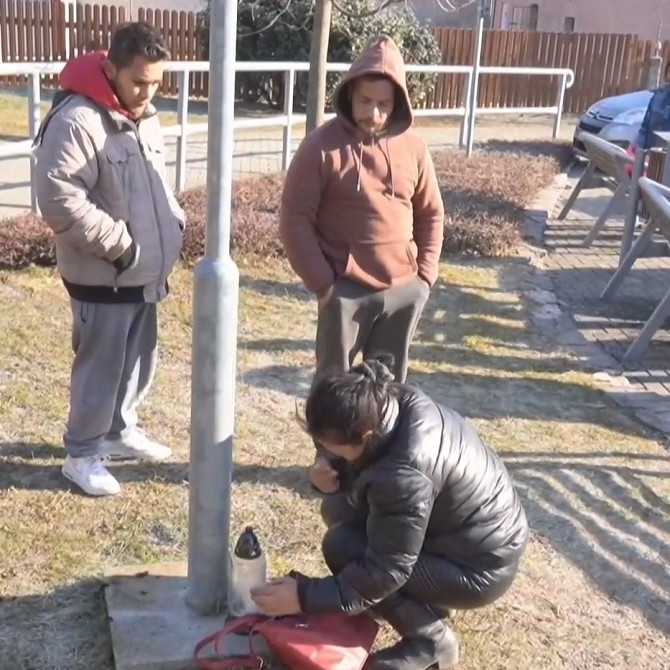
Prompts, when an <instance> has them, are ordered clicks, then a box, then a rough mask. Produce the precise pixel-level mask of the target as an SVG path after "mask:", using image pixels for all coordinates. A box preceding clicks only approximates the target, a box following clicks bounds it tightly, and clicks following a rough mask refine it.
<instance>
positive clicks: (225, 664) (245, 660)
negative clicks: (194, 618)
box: [193, 614, 266, 670]
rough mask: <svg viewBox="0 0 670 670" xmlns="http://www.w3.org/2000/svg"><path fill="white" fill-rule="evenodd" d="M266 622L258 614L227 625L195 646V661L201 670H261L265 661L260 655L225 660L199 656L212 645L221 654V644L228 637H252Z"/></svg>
mask: <svg viewBox="0 0 670 670" xmlns="http://www.w3.org/2000/svg"><path fill="white" fill-rule="evenodd" d="M265 620H266V617H264V616H259V615H257V614H250V615H248V616H244V617H241V618H240V619H235V620H234V621H231V622H230V623H229V624H226V625H225V626H224V627H223V628H222V629H221V630H220V631H217V632H216V633H212V635H208V636H207V637H206V638H204V639H202V640H200V642H198V644H197V645H196V646H195V650H194V652H193V660H194V661H195V664H196V666H197V667H198V668H199V670H233V669H235V670H237V669H238V668H239V670H261V668H262V667H263V659H262V657H261V656H259V655H258V654H254V653H253V649H252V653H250V654H248V655H247V656H234V657H228V658H224V659H214V658H199V657H198V654H199V653H200V652H201V651H202V650H203V649H204V648H205V647H208V646H209V645H210V644H212V643H213V645H214V651H215V652H216V653H217V654H218V653H219V644H220V643H221V642H222V641H223V639H224V638H225V637H226V636H228V635H234V634H235V633H245V634H247V635H252V634H253V631H254V629H255V628H256V627H257V626H258V625H259V624H261V623H263V622H264V621H265Z"/></svg>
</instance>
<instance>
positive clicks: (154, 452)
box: [102, 430, 172, 463]
mask: <svg viewBox="0 0 670 670" xmlns="http://www.w3.org/2000/svg"><path fill="white" fill-rule="evenodd" d="M102 452H103V453H104V454H105V455H106V456H109V457H110V458H137V459H139V460H141V461H153V462H155V463H157V462H159V461H165V460H167V459H168V458H170V456H171V455H172V450H171V449H170V447H166V446H165V445H164V444H160V443H159V442H155V441H154V440H152V439H150V438H148V437H147V436H146V435H145V434H144V433H143V432H142V431H141V430H134V431H133V432H132V433H130V434H129V435H127V436H126V437H123V438H119V439H117V440H105V441H104V442H103V443H102Z"/></svg>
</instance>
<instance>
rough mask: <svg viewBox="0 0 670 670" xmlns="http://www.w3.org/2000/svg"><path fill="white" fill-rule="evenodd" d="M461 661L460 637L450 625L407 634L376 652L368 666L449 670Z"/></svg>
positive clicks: (387, 669) (383, 669)
mask: <svg viewBox="0 0 670 670" xmlns="http://www.w3.org/2000/svg"><path fill="white" fill-rule="evenodd" d="M456 663H458V640H457V638H456V635H455V634H454V632H453V631H452V630H451V628H449V627H448V626H446V625H444V624H441V632H438V631H437V630H434V631H426V634H423V635H422V634H419V635H416V636H412V637H403V638H402V640H400V642H398V643H397V644H394V645H393V646H392V647H388V648H387V649H382V650H381V651H378V652H377V653H376V654H373V655H372V656H371V657H370V659H369V661H368V663H367V665H366V666H365V668H366V670H447V668H451V667H453V666H454V665H455V664H456Z"/></svg>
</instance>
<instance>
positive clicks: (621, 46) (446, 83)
mask: <svg viewBox="0 0 670 670" xmlns="http://www.w3.org/2000/svg"><path fill="white" fill-rule="evenodd" d="M435 33H436V37H437V39H438V42H439V44H440V49H441V51H442V60H443V62H444V63H447V64H453V65H463V64H469V63H471V62H472V58H473V56H472V54H473V34H472V32H471V31H468V30H453V29H437V30H436V31H435ZM653 49H654V43H653V42H649V41H645V40H640V39H639V38H637V37H635V36H633V35H604V34H585V33H582V34H580V33H573V34H569V35H568V34H561V33H538V32H518V31H504V30H492V31H487V33H486V34H485V36H484V46H483V52H482V64H483V65H490V66H509V67H567V68H571V69H572V70H573V71H574V73H575V85H574V86H573V87H572V89H570V90H569V91H568V93H567V97H566V101H565V110H566V111H567V112H576V113H581V112H583V111H584V110H585V109H586V108H587V107H588V106H589V105H590V104H592V103H593V102H595V101H596V100H600V99H601V98H604V97H606V96H609V95H618V94H621V93H627V92H629V91H635V90H639V89H641V88H645V85H646V78H647V68H648V63H649V59H650V57H651V56H652V52H653ZM663 55H664V57H665V58H666V59H667V58H669V57H670V42H666V43H665V44H664V45H663ZM464 79H465V77H464V76H463V75H460V76H445V77H443V78H441V80H440V81H439V82H438V84H437V86H436V87H435V91H434V93H433V96H431V98H430V99H429V100H428V103H427V104H428V105H429V106H431V107H437V106H445V107H455V106H457V105H458V104H461V103H462V100H463V98H462V92H463V86H464V83H465V82H464ZM556 91H557V84H556V82H555V81H552V78H551V77H541V78H538V77H534V76H528V77H525V76H520V75H490V74H485V75H482V77H481V85H480V99H479V104H480V105H481V106H482V107H549V106H552V105H555V104H556Z"/></svg>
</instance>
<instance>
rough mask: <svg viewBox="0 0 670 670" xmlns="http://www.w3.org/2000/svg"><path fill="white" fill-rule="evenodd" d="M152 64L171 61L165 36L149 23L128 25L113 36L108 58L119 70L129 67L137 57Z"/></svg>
mask: <svg viewBox="0 0 670 670" xmlns="http://www.w3.org/2000/svg"><path fill="white" fill-rule="evenodd" d="M137 56H139V57H141V58H145V59H146V60H148V61H149V62H150V63H157V62H158V61H162V60H169V58H170V52H169V51H168V49H167V47H166V46H165V40H164V39H163V35H162V34H161V33H160V32H159V31H158V30H156V28H154V27H153V26H150V25H149V24H148V23H142V22H136V23H126V24H125V25H123V26H121V27H120V28H118V30H116V32H115V33H114V35H113V36H112V44H111V46H110V47H109V53H108V54H107V58H108V59H109V60H110V62H111V63H113V64H114V65H116V67H118V68H124V67H128V66H129V65H130V64H131V63H132V62H133V60H134V59H135V58H136V57H137Z"/></svg>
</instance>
